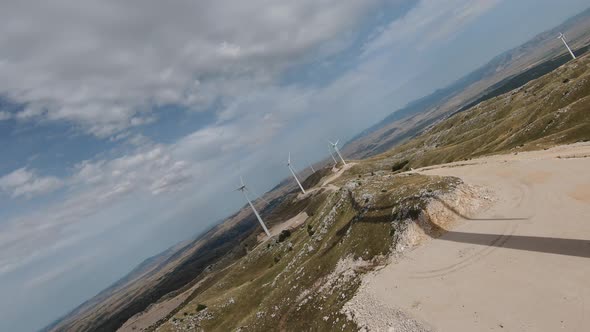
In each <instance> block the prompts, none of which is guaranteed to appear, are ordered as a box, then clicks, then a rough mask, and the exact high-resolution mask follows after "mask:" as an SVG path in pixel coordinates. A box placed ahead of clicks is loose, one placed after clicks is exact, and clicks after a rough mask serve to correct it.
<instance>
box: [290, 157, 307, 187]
mask: <svg viewBox="0 0 590 332" xmlns="http://www.w3.org/2000/svg"><path fill="white" fill-rule="evenodd" d="M287 167H289V170H290V171H291V174H293V178H295V181H297V184H298V185H299V188H301V191H302V192H303V193H304V194H305V189H303V186H302V185H301V182H299V179H298V178H297V175H295V171H294V170H293V167H291V152H289V159H287Z"/></svg>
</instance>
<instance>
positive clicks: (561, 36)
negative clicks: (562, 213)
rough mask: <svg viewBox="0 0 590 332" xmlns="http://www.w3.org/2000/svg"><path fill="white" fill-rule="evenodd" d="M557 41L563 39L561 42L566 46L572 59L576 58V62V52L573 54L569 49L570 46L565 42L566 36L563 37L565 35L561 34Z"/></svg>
mask: <svg viewBox="0 0 590 332" xmlns="http://www.w3.org/2000/svg"><path fill="white" fill-rule="evenodd" d="M557 39H561V41H562V42H563V44H564V45H565V47H566V48H567V50H568V51H569V52H570V54H571V55H572V58H574V60H576V56H575V55H574V52H572V49H571V48H570V47H569V45H568V44H567V42H566V41H565V36H564V35H563V33H559V36H558V37H557Z"/></svg>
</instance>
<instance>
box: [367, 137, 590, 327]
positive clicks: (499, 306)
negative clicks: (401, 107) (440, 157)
mask: <svg viewBox="0 0 590 332" xmlns="http://www.w3.org/2000/svg"><path fill="white" fill-rule="evenodd" d="M419 171H420V172H421V173H423V174H436V175H451V176H457V177H460V178H462V179H463V180H464V181H465V182H466V183H468V184H474V185H481V186H486V187H488V188H490V189H492V190H493V191H494V192H495V195H496V196H497V202H495V203H494V204H493V205H492V206H491V207H490V208H489V209H487V210H486V211H483V212H480V213H478V214H477V215H473V216H458V217H459V219H461V221H460V222H459V223H458V226H456V227H455V228H454V229H451V230H449V232H448V233H446V234H445V235H443V236H442V237H440V238H438V239H433V240H431V241H428V242H427V243H426V244H424V245H423V246H420V247H418V248H416V249H414V250H413V251H411V252H410V253H408V254H407V255H406V256H405V257H404V258H403V259H401V261H399V262H397V263H394V264H390V265H388V266H387V267H385V268H383V269H382V270H380V271H378V272H375V273H373V274H371V275H369V276H367V279H365V283H364V286H363V287H361V290H360V291H359V294H358V295H357V296H358V297H366V298H367V299H370V300H371V301H377V303H379V304H380V305H383V306H386V307H388V308H394V309H398V310H400V311H401V312H403V313H405V314H407V315H409V316H411V317H413V318H415V319H416V320H418V321H420V322H423V323H424V325H425V326H427V327H430V328H431V329H433V330H437V331H452V332H457V331H469V332H471V331H590V145H589V144H587V143H585V144H577V145H573V146H564V147H558V148H554V149H551V150H547V151H538V152H530V153H519V154H518V155H514V154H511V155H506V156H494V157H489V158H483V159H479V160H472V161H468V162H463V163H455V164H449V165H444V166H439V167H431V168H428V169H425V170H419Z"/></svg>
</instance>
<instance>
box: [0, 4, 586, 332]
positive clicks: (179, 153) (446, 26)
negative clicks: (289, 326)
mask: <svg viewBox="0 0 590 332" xmlns="http://www.w3.org/2000/svg"><path fill="white" fill-rule="evenodd" d="M1 3H2V7H1V8H2V10H1V11H0V31H2V34H1V35H0V294H2V297H1V298H0V330H1V331H5V330H6V331H31V330H35V329H38V328H40V327H42V326H43V325H45V324H47V323H49V322H50V321H52V320H53V319H55V318H57V317H58V316H60V315H62V314H65V313H66V312H67V311H69V310H70V309H72V308H74V307H75V306H76V305H78V304H79V303H81V302H83V301H84V300H86V299H88V298H89V297H91V296H92V295H94V294H96V293H97V292H99V291H100V290H102V289H103V288H105V287H107V286H109V285H110V284H111V283H112V282H114V281H116V280H117V279H119V278H120V277H122V276H123V275H124V274H125V273H127V272H128V271H130V270H131V269H132V268H133V267H134V266H135V265H136V264H138V263H140V262H141V261H142V260H143V259H145V258H147V257H149V256H151V255H154V254H157V253H159V252H161V251H162V250H164V249H166V248H167V247H169V246H171V245H173V244H175V243H177V242H179V241H182V240H185V239H187V238H190V237H192V236H194V235H196V234H198V233H199V232H201V231H202V230H204V229H206V228H207V227H209V226H211V225H212V224H213V223H214V222H215V221H216V220H219V219H220V218H222V217H224V216H227V215H229V214H230V213H232V212H234V211H236V209H238V208H239V207H240V206H242V205H243V203H244V202H243V201H242V198H241V197H240V196H239V195H237V194H235V193H234V192H232V190H233V189H234V188H235V187H236V185H237V183H238V174H237V170H238V165H239V167H240V170H241V173H242V174H243V175H244V178H245V179H246V182H247V183H248V185H249V186H251V187H252V189H253V190H254V191H255V192H258V193H262V192H264V191H266V190H268V189H270V188H272V187H273V186H274V185H275V184H276V183H277V182H278V181H280V180H281V179H283V178H284V177H286V176H288V172H289V171H288V169H287V168H286V167H285V161H286V157H287V151H290V152H291V153H292V156H293V163H294V165H295V166H296V167H298V168H299V169H301V168H303V167H305V166H306V165H307V163H309V162H314V161H317V160H320V159H323V158H325V157H326V156H327V145H326V143H325V142H326V139H336V138H339V139H340V140H341V141H345V140H347V139H349V138H351V137H353V136H354V135H356V134H357V133H358V132H360V131H362V130H363V129H365V128H367V127H369V126H371V125H372V124H374V123H376V122H378V121H379V120H381V119H382V118H383V117H385V116H386V115H388V114H389V113H390V112H392V111H394V110H395V109H397V108H398V107H400V106H401V105H403V104H405V103H406V102H409V101H411V100H412V99H414V98H416V97H420V96H423V95H425V94H428V93H429V92H432V90H434V89H436V88H440V87H442V86H444V85H445V84H448V83H450V82H452V81H454V80H456V79H458V78H460V77H461V76H463V75H464V74H466V73H468V72H469V71H471V70H474V69H476V68H477V67H478V66H480V65H483V64H484V63H486V62H487V61H489V60H490V59H491V58H492V57H494V56H495V55H497V54H499V53H501V52H503V51H505V50H507V49H509V48H512V47H514V46H517V45H519V44H520V43H522V42H525V41H526V40H528V39H529V38H531V37H532V36H534V35H535V34H537V33H539V32H541V31H543V30H545V29H548V28H551V27H553V26H555V25H557V24H559V23H561V22H562V21H563V20H565V19H566V18H568V17H569V16H572V15H575V14H577V13H578V12H580V11H582V10H584V9H585V8H586V7H587V6H588V4H587V1H583V0H567V1H550V0H540V1H539V0H519V1H508V0H480V1H469V0H448V1H441V0H422V1H413V0H405V1H404V0H400V1H396V0H368V1H356V0H322V1H311V0H301V1H281V0H275V1H270V0H254V1H247V2H244V1H233V2H232V1H229V0H216V1H209V0H202V1H199V2H190V1H172V2H168V3H166V5H165V6H164V5H163V4H162V2H161V1H141V2H137V3H134V2H133V1H132V2H126V3H125V4H121V3H119V2H116V1H85V2H79V1H66V0H59V1H51V2H33V1H27V0H24V1H19V2H13V1H8V2H5V1H1ZM401 91H404V92H403V93H402V92H401ZM31 313H34V314H33V315H32V314H31Z"/></svg>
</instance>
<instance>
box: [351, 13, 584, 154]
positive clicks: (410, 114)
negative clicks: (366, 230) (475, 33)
mask: <svg viewBox="0 0 590 332" xmlns="http://www.w3.org/2000/svg"><path fill="white" fill-rule="evenodd" d="M560 32H563V33H565V34H566V36H567V38H568V41H569V44H570V46H571V47H572V48H573V49H574V50H575V52H576V53H577V54H578V55H581V54H583V53H585V52H586V51H587V50H588V47H587V45H588V44H590V8H589V9H587V10H585V11H583V12H582V13H580V14H578V15H576V16H574V17H572V18H570V19H568V20H567V21H565V22H564V23H563V24H561V25H559V26H557V27H555V28H553V29H551V30H548V31H545V32H542V33H540V34H538V35H537V36H535V37H534V38H533V39H531V40H529V41H528V42H526V43H524V44H522V45H520V46H518V47H516V48H514V49H511V50H509V51H506V52H504V53H502V54H500V55H498V56H496V57H494V58H493V59H492V60H491V61H490V62H488V63H487V64H486V65H484V66H483V67H480V68H479V69H477V70H475V71H473V72H471V73H470V74H468V75H466V76H464V77H463V78H461V79H459V80H457V81H456V82H454V83H452V84H451V85H449V86H447V87H445V88H442V89H439V90H436V91H435V92H433V93H432V94H430V95H428V96H425V97H423V98H420V99H418V100H415V101H412V102H410V103H409V104H407V105H406V106H405V107H403V108H401V109H399V110H396V111H394V112H392V113H391V114H390V115H389V116H387V117H386V118H385V119H383V120H382V121H381V122H379V123H377V124H375V125H374V126H372V127H370V128H368V129H366V130H365V131H363V132H362V133H360V134H359V135H357V136H355V137H354V138H353V139H351V140H350V141H349V142H347V143H346V145H345V146H344V147H343V149H342V150H343V152H344V154H345V155H346V156H348V157H350V158H354V159H360V158H366V157H369V156H373V155H376V154H379V153H382V152H385V151H387V150H388V149H390V148H391V147H393V146H395V145H397V144H399V143H400V142H403V141H405V140H407V139H409V138H411V137H413V136H415V135H417V134H418V133H420V132H421V131H422V130H424V129H425V128H427V127H428V126H430V125H432V124H434V123H435V122H437V121H440V120H442V119H444V118H445V117H446V116H448V115H450V114H453V113H456V112H458V111H461V110H465V109H467V108H469V107H471V106H474V105H476V104H478V103H480V102H482V101H485V100H487V99H490V98H493V97H495V96H497V95H499V94H502V93H504V92H506V91H510V90H512V89H514V88H517V87H519V86H521V85H523V84H525V83H526V82H528V81H530V80H532V79H535V78H538V77H540V76H542V75H544V74H546V73H548V72H550V71H552V70H553V69H555V68H557V67H559V66H560V65H562V64H564V63H565V62H567V61H568V60H570V59H571V58H570V56H569V54H567V51H566V49H565V48H564V47H563V44H562V43H561V41H560V40H558V39H557V36H558V35H559V33H560Z"/></svg>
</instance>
